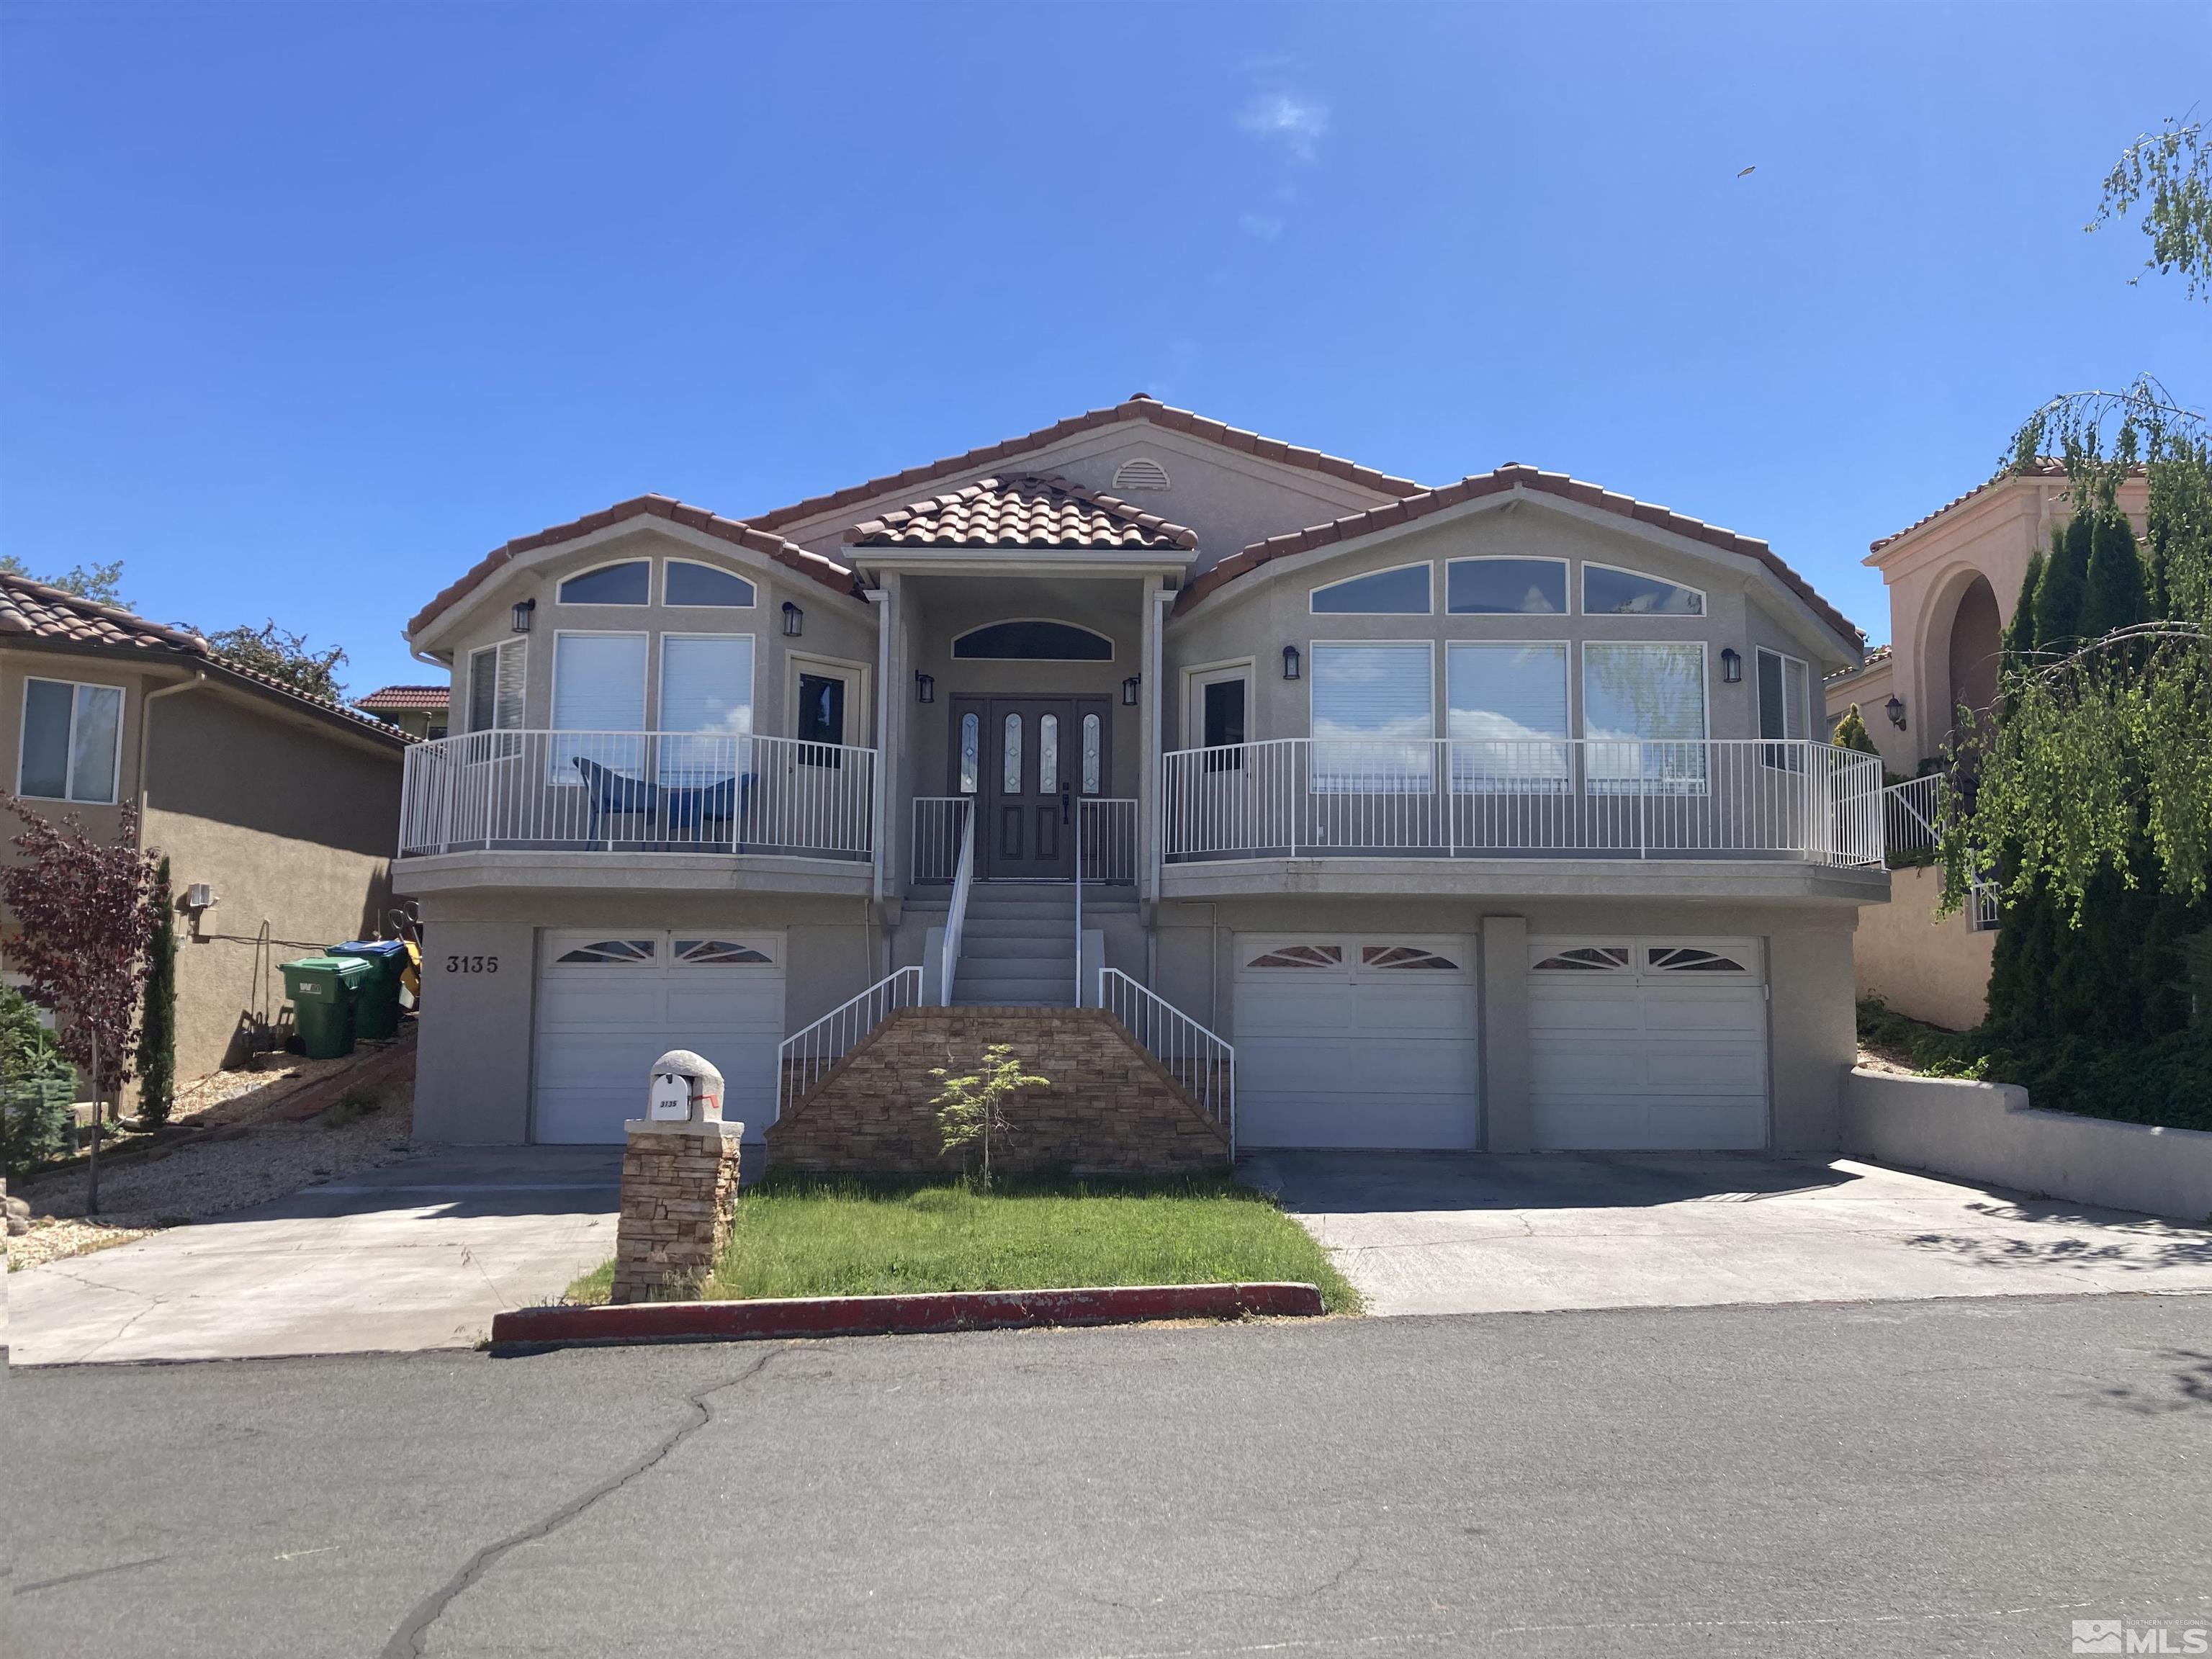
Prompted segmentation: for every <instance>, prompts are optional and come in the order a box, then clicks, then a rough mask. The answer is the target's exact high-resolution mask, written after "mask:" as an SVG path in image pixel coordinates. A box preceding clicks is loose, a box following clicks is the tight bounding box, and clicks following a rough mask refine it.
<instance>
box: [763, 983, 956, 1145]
mask: <svg viewBox="0 0 2212 1659" xmlns="http://www.w3.org/2000/svg"><path fill="white" fill-rule="evenodd" d="M919 1006H921V969H920V968H918V967H916V968H901V969H896V971H895V972H892V973H889V974H886V975H884V977H883V978H881V979H879V980H878V981H876V982H875V983H874V984H873V985H871V986H870V987H868V988H867V989H866V990H865V991H863V992H861V993H860V995H858V996H856V997H854V998H852V999H851V1000H848V1001H845V1002H841V1003H839V1004H838V1005H837V1006H836V1007H835V1008H832V1009H831V1010H830V1011H829V1012H828V1013H826V1014H824V1015H823V1016H822V1018H819V1019H817V1020H816V1021H815V1022H814V1023H813V1024H811V1025H809V1026H807V1027H805V1029H804V1030H799V1031H794V1032H793V1033H792V1035H791V1036H787V1037H786V1038H784V1040H783V1042H781V1044H780V1045H779V1046H778V1048H777V1049H776V1068H775V1072H776V1115H777V1116H778V1117H781V1116H782V1115H783V1114H784V1113H785V1112H787V1111H788V1110H789V1109H791V1108H792V1107H793V1106H794V1105H796V1104H797V1103H799V1101H800V1100H802V1099H804V1098H805V1096H806V1092H807V1091H808V1090H810V1089H811V1088H813V1086H814V1085H816V1084H817V1083H819V1082H820V1081H821V1080H822V1079H823V1077H824V1076H825V1075H826V1074H827V1073H829V1068H830V1067H831V1066H835V1065H836V1063H837V1062H838V1061H839V1060H842V1059H844V1057H845V1056H846V1055H847V1054H851V1053H852V1052H853V1050H854V1048H858V1047H859V1046H860V1039H861V1038H862V1037H865V1036H867V1034H868V1033H869V1032H871V1031H872V1030H875V1029H876V1027H877V1026H878V1025H880V1024H883V1023H884V1020H885V1019H887V1018H890V1014H891V1012H892V1010H894V1009H897V1008H915V1007H919Z"/></svg>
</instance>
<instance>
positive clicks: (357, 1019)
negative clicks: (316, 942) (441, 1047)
mask: <svg viewBox="0 0 2212 1659" xmlns="http://www.w3.org/2000/svg"><path fill="white" fill-rule="evenodd" d="M330 954H331V956H334V957H353V958H355V959H356V960H358V961H362V962H365V963H368V965H369V968H370V969H371V970H372V971H371V972H370V974H369V976H368V979H367V980H365V981H362V987H361V994H360V995H359V996H358V997H356V998H355V999H354V1005H353V1034H354V1035H355V1036H357V1037H360V1038H362V1040H363V1041H365V1042H379V1041H381V1040H382V1039H383V1038H385V1037H388V1036H392V1033H394V1032H395V1031H397V1030H398V1029H399V976H400V975H401V974H402V973H404V972H405V971H406V968H407V947H406V946H405V945H402V944H401V943H400V942H399V941H398V939H348V940H347V941H346V942H345V943H344V944H343V945H332V946H331V949H330Z"/></svg>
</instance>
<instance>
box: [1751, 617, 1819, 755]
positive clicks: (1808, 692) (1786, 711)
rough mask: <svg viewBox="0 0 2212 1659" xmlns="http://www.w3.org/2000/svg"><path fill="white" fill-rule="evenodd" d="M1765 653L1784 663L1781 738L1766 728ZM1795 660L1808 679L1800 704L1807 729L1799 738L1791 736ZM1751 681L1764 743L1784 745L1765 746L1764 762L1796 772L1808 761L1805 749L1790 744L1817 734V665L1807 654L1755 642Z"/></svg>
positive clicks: (1800, 717)
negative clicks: (1762, 666)
mask: <svg viewBox="0 0 2212 1659" xmlns="http://www.w3.org/2000/svg"><path fill="white" fill-rule="evenodd" d="M1761 657H1771V658H1773V659H1775V661H1776V662H1778V663H1779V664H1781V665H1782V667H1781V675H1782V732H1783V735H1782V736H1780V737H1779V738H1770V737H1768V736H1767V735H1766V732H1765V730H1764V729H1763V728H1764V727H1765V724H1766V722H1765V720H1764V719H1763V718H1761V717H1762V716H1763V715H1764V714H1765V708H1766V701H1765V697H1766V688H1765V682H1764V681H1762V680H1761V679H1760V678H1759V659H1760V658H1761ZM1792 663H1795V664H1796V665H1797V671H1798V673H1799V674H1801V675H1802V676H1803V678H1804V681H1805V696H1804V697H1803V699H1802V701H1801V702H1800V703H1799V704H1798V708H1797V717H1798V720H1799V721H1800V723H1801V724H1802V726H1804V730H1803V731H1802V732H1799V733H1798V734H1797V736H1796V737H1795V738H1792V737H1790V665H1791V664H1792ZM1751 685H1752V701H1753V703H1754V705H1756V706H1755V707H1754V708H1753V719H1754V720H1757V721H1758V723H1759V726H1760V727H1761V728H1762V729H1761V730H1760V731H1759V732H1758V734H1757V735H1758V738H1759V741H1760V742H1761V743H1763V744H1781V745H1782V747H1780V748H1778V749H1761V750H1759V762H1760V763H1761V764H1762V765H1765V766H1771V767H1775V768H1777V769H1783V770H1787V771H1792V772H1795V771H1800V770H1802V769H1803V767H1804V764H1805V760H1804V755H1805V751H1804V750H1802V749H1795V748H1791V747H1790V746H1789V745H1790V744H1795V743H1802V742H1804V741H1805V740H1806V739H1807V738H1810V737H1811V736H1812V735H1813V665H1811V664H1810V663H1808V662H1807V661H1806V660H1805V659H1804V658H1802V657H1793V656H1791V655H1790V653H1788V652H1787V651H1777V650H1775V649H1773V648H1772V647H1770V646H1764V645H1761V646H1755V647H1753V649H1752V656H1751Z"/></svg>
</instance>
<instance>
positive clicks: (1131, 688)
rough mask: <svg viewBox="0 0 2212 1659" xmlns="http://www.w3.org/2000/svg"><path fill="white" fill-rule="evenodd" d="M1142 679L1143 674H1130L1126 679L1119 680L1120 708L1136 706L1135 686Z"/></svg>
mask: <svg viewBox="0 0 2212 1659" xmlns="http://www.w3.org/2000/svg"><path fill="white" fill-rule="evenodd" d="M1143 681H1144V676H1143V675H1141V674H1132V675H1130V676H1129V678H1127V679H1126V680H1123V681H1122V682H1121V707H1122V708H1135V707H1136V706H1137V687H1138V686H1139V684H1142V683H1143Z"/></svg>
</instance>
